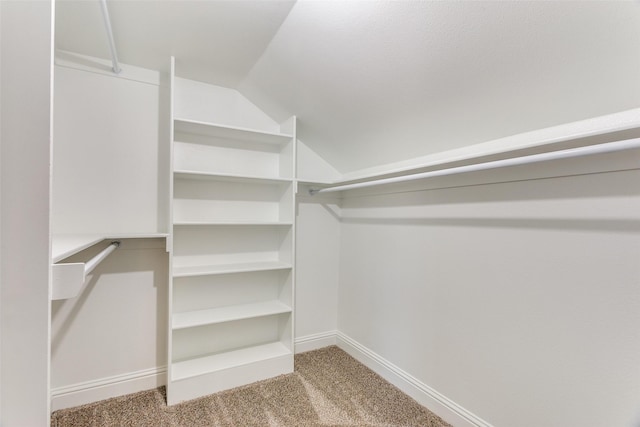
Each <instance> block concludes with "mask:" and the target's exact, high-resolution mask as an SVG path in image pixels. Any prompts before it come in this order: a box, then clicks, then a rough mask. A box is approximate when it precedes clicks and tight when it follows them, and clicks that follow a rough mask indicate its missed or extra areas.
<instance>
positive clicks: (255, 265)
mask: <svg viewBox="0 0 640 427" xmlns="http://www.w3.org/2000/svg"><path fill="white" fill-rule="evenodd" d="M290 268H292V265H291V264H289V263H286V262H280V261H266V262H246V263H238V264H220V265H196V266H174V267H173V277H190V276H208V275H215V274H230V273H248V272H252V271H269V270H288V269H290Z"/></svg>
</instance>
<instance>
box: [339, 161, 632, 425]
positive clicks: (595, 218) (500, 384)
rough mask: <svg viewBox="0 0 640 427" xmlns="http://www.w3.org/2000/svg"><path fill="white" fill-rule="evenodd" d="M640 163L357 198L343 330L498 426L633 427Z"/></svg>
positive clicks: (352, 203)
mask: <svg viewBox="0 0 640 427" xmlns="http://www.w3.org/2000/svg"><path fill="white" fill-rule="evenodd" d="M638 159H640V153H639V152H638V150H636V151H635V152H626V153H618V154H616V155H613V156H611V155H610V156H607V157H594V158H592V159H586V158H584V159H580V160H575V161H573V163H566V162H565V163H562V162H560V163H557V162H556V163H555V164H553V165H550V164H544V165H537V166H535V167H531V168H529V169H525V172H526V173H525V174H524V175H523V176H524V177H527V176H529V177H530V178H533V176H534V175H535V173H534V174H533V175H532V174H531V171H532V170H537V171H538V176H539V177H542V176H544V175H545V174H547V171H548V170H554V169H553V168H554V167H555V168H557V169H558V170H563V168H568V167H571V168H573V167H577V166H579V167H580V168H583V169H584V168H586V169H589V168H590V169H591V170H592V171H597V170H601V169H603V168H605V167H604V165H607V164H609V165H613V166H614V169H617V168H622V169H624V164H625V163H626V165H627V167H630V168H633V170H628V171H621V172H609V173H599V174H591V175H582V176H574V177H564V178H549V179H530V180H525V181H521V182H517V181H514V182H506V183H494V184H486V185H473V183H474V182H475V183H477V182H479V181H481V180H485V179H487V178H492V179H494V180H498V181H499V180H500V179H506V180H512V179H514V177H517V172H518V169H513V170H511V171H503V172H492V173H491V174H488V175H487V174H486V173H485V174H484V175H479V174H476V175H470V176H469V177H468V178H464V179H462V180H461V178H460V177H458V178H453V177H452V178H450V179H442V180H440V181H437V184H438V185H437V186H440V187H446V186H449V185H456V186H460V185H462V186H461V187H454V188H449V189H431V190H425V191H418V190H417V189H416V188H415V187H412V188H409V190H411V191H409V192H400V191H399V190H401V188H396V189H391V190H389V189H388V188H387V189H384V188H382V187H380V188H379V189H378V192H379V193H380V192H382V193H385V192H389V191H391V192H390V193H389V194H380V195H370V196H362V197H346V198H345V199H344V200H343V202H342V213H343V222H342V229H341V257H340V260H341V263H340V287H339V298H338V300H339V310H338V330H339V331H340V332H341V333H342V334H345V335H346V336H347V337H349V338H351V339H353V340H355V341H356V342H357V343H360V344H361V345H363V346H364V347H366V348H368V349H370V350H371V351H373V352H374V353H376V354H377V355H379V356H380V357H382V358H383V359H385V360H386V361H388V362H389V363H391V364H393V365H395V366H397V367H399V368H400V369H401V370H403V371H404V372H406V373H408V374H409V375H411V376H413V377H414V378H415V379H417V381H419V382H420V383H421V384H423V385H426V386H427V387H430V388H431V389H433V390H436V391H437V392H439V393H440V394H442V395H444V396H446V397H447V398H449V399H450V400H452V401H453V402H455V403H456V404H458V405H460V406H461V407H463V408H465V409H466V410H468V411H470V412H471V413H472V414H475V416H477V417H479V419H480V420H484V421H486V422H487V423H489V424H491V425H494V426H496V427H502V426H505V427H506V426H519V427H528V426H542V425H543V426H546V427H565V426H582V427H589V426H593V427H601V426H605V425H607V426H620V427H631V426H637V425H638V422H640V407H639V406H638V400H637V399H638V395H640V370H638V365H639V364H640V331H639V330H638V327H637V325H638V324H639V322H640V310H638V306H639V303H640V288H639V287H638V280H639V279H640V264H638V253H639V251H640V222H639V221H638V218H640V187H638V185H637V183H638V180H639V179H640V172H639V171H638V170H637V164H638V163H637V162H638ZM576 162H578V163H580V164H579V165H577V166H576ZM514 174H515V175H514ZM547 175H553V174H552V173H549V174H547ZM488 181H490V179H488ZM466 184H470V186H464V185H466ZM423 185H425V184H423ZM434 185H435V184H434ZM437 186H436V187H437ZM351 195H352V196H353V195H355V193H351Z"/></svg>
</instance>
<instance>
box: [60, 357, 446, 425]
mask: <svg viewBox="0 0 640 427" xmlns="http://www.w3.org/2000/svg"><path fill="white" fill-rule="evenodd" d="M295 365H296V369H295V372H294V373H293V374H288V375H281V376H279V377H276V378H272V379H269V380H266V381H261V382H258V383H255V384H251V385H248V386H244V387H239V388H236V389H232V390H227V391H224V392H220V393H216V394H213V395H210V396H206V397H203V398H200V399H196V400H192V401H189V402H185V403H181V404H179V405H174V406H167V405H166V403H165V395H164V388H159V389H156V390H149V391H144V392H140V393H135V394H130V395H127V396H122V397H116V398H113V399H109V400H104V401H101V402H95V403H91V404H88V405H84V406H79V407H77V408H70V409H63V410H60V411H56V412H54V413H53V414H52V416H51V425H52V426H53V427H76V426H82V427H107V426H136V427H138V426H149V427H152V426H153V427H161V426H162V427H165V426H166V427H177V426H184V427H196V426H225V427H236V426H242V427H249V426H334V427H347V426H385V427H387V426H388V427H392V426H393V427H405V426H406V427H409V426H423V427H451V426H450V425H449V424H447V423H446V422H444V421H442V420H441V419H440V418H439V417H438V416H436V415H435V414H433V413H432V412H430V411H429V410H427V409H426V408H424V407H422V406H420V405H419V404H418V403H416V402H415V401H414V400H413V399H411V398H410V397H408V396H406V395H405V394H403V393H402V392H400V391H399V390H398V389H397V388H395V387H394V386H392V385H391V384H389V383H387V382H386V381H385V380H383V379H382V378H381V377H380V376H378V375H377V374H375V373H374V372H373V371H371V370H369V369H368V368H367V367H365V366H364V365H362V364H360V363H359V362H357V361H356V360H355V359H353V358H352V357H351V356H349V355H348V354H347V353H345V352H344V351H342V350H340V349H339V348H338V347H336V346H332V347H326V348H323V349H320V350H315V351H310V352H308V353H302V354H298V355H296V356H295Z"/></svg>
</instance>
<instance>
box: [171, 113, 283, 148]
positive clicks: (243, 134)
mask: <svg viewBox="0 0 640 427" xmlns="http://www.w3.org/2000/svg"><path fill="white" fill-rule="evenodd" d="M174 131H175V132H176V133H180V132H182V133H190V134H194V135H203V136H211V137H215V138H230V139H239V140H243V141H254V142H263V143H267V144H284V143H286V142H289V141H290V140H291V138H293V135H287V134H283V133H277V132H265V131H260V130H255V129H248V128H242V127H234V126H225V125H218V124H215V123H206V122H199V121H195V120H184V119H175V120H174Z"/></svg>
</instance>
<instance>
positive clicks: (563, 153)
mask: <svg viewBox="0 0 640 427" xmlns="http://www.w3.org/2000/svg"><path fill="white" fill-rule="evenodd" d="M633 148H640V138H636V139H629V140H626V141H616V142H607V143H604V144H597V145H589V146H586V147H578V148H570V149H567V150H558V151H550V152H548V153H541V154H532V155H529V156H521V157H514V158H511V159H503V160H495V161H491V162H484V163H476V164H473V165H467V166H458V167H453V168H447V169H439V170H435V171H429V172H423V173H418V174H413V175H403V176H396V177H393V178H384V179H378V180H374V181H365V182H358V183H355V184H345V185H337V186H335V187H326V188H319V189H313V188H312V189H310V190H309V194H311V195H312V196H313V195H315V194H319V193H330V192H333V191H343V190H353V189H356V188H364V187H372V186H374V185H383V184H393V183H396V182H405V181H413V180H417V179H424V178H433V177H436V176H445V175H455V174H459V173H466V172H475V171H482V170H488V169H497V168H504V167H508V166H519V165H526V164H530V163H538V162H546V161H549V160H558V159H568V158H572V157H581V156H587V155H592V154H603V153H612V152H615V151H622V150H630V149H633Z"/></svg>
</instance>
